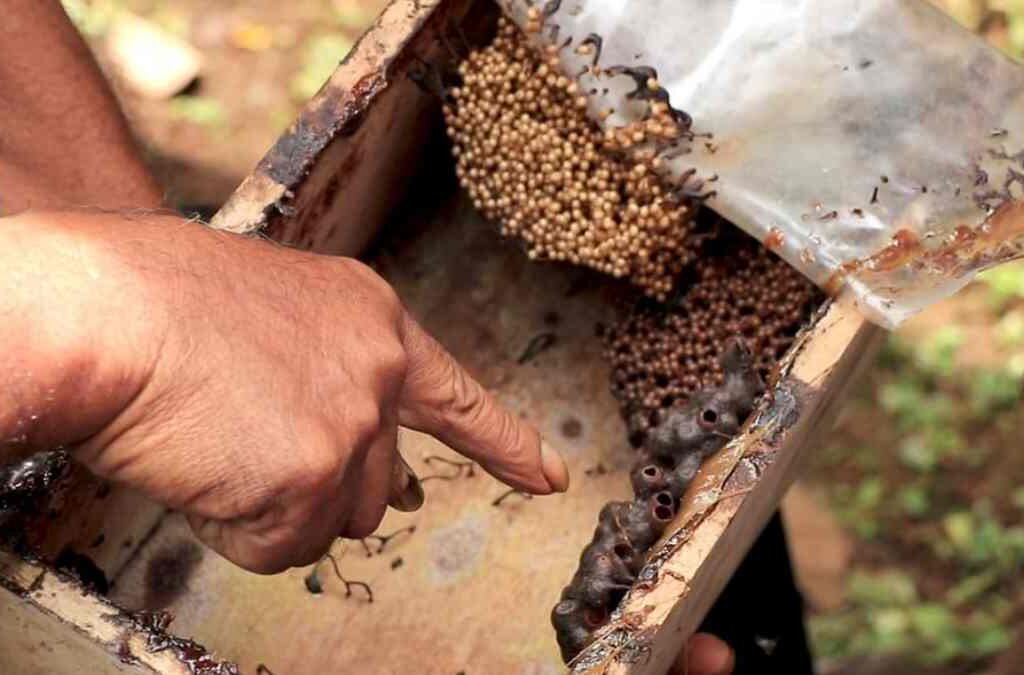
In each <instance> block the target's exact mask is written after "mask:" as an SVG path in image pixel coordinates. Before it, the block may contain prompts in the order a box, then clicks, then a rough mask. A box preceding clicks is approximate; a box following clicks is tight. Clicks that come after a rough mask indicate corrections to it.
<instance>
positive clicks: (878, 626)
mask: <svg viewBox="0 0 1024 675" xmlns="http://www.w3.org/2000/svg"><path fill="white" fill-rule="evenodd" d="M868 621H870V623H871V629H872V632H873V633H874V650H875V651H877V652H879V653H883V654H884V653H890V652H904V651H907V648H908V646H909V645H910V636H909V635H908V633H909V630H910V617H909V616H908V615H907V611H906V610H904V609H899V608H884V609H878V610H876V611H874V612H871V613H870V614H869V615H868Z"/></svg>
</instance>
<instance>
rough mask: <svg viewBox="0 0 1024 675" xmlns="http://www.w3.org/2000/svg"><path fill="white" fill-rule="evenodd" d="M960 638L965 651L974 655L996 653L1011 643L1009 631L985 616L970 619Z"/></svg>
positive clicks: (1011, 638)
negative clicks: (973, 619)
mask: <svg viewBox="0 0 1024 675" xmlns="http://www.w3.org/2000/svg"><path fill="white" fill-rule="evenodd" d="M960 639H961V641H962V643H963V645H964V648H965V651H966V652H967V653H968V654H969V655H970V656H974V657H982V656H991V655H992V654H998V653H999V652H1002V651H1005V650H1006V649H1007V648H1008V647H1009V646H1010V645H1011V644H1013V637H1012V636H1011V635H1010V631H1009V630H1008V629H1007V628H1005V627H1004V626H1002V625H1000V624H999V623H998V622H996V621H993V620H991V619H989V618H987V617H984V618H977V619H976V620H975V621H972V622H971V623H970V624H969V625H968V626H966V627H965V628H964V630H963V631H962V635H961V638H960Z"/></svg>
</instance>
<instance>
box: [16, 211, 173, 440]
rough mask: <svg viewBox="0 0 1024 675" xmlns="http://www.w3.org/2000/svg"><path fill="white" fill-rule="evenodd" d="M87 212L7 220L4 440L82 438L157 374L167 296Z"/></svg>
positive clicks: (110, 417)
mask: <svg viewBox="0 0 1024 675" xmlns="http://www.w3.org/2000/svg"><path fill="white" fill-rule="evenodd" d="M90 220H94V218H91V217H90V216H89V215H88V214H77V213H64V212H60V213H57V212H54V213H31V214H24V215H21V216H17V217H12V218H3V219H0V313H2V314H3V315H4V316H5V317H7V320H5V321H3V322H0V323H2V325H0V381H3V382H4V387H3V391H2V392H0V403H2V408H0V441H8V442H13V443H14V445H25V446H28V447H30V448H43V447H51V446H56V445H73V444H77V443H80V442H82V441H84V440H86V439H88V438H90V437H91V436H93V435H94V434H96V433H98V432H99V431H100V430H102V429H103V428H104V427H105V426H106V425H108V424H109V423H110V422H111V421H112V420H113V419H115V418H116V417H117V415H118V414H119V413H120V412H121V411H122V410H123V409H124V408H125V407H126V406H127V405H128V404H129V403H130V402H131V401H132V400H133V399H134V398H135V397H136V396H137V395H138V394H139V392H141V390H142V389H143V388H144V387H145V384H146V382H147V381H148V378H149V377H150V375H151V373H152V369H153V367H154V364H155V362H156V359H157V356H158V354H159V351H160V343H161V341H162V339H163V335H164V334H165V330H166V325H167V322H166V320H165V318H164V317H163V316H161V308H160V304H159V303H157V302H154V301H153V298H151V297H148V296H149V295H151V292H150V290H149V289H148V288H147V285H146V284H145V283H140V282H141V279H140V276H141V275H140V273H139V272H137V271H135V270H132V269H131V266H130V265H129V264H126V262H125V261H124V260H123V259H121V257H120V256H118V255H117V254H116V253H115V250H116V249H115V247H113V246H112V245H111V243H110V241H109V234H108V233H104V232H103V231H102V230H100V229H98V228H96V227H93V226H91V225H92V223H91V222H89V221H90ZM120 235H121V236H130V232H128V231H125V232H122V233H120Z"/></svg>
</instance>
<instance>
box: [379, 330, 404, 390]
mask: <svg viewBox="0 0 1024 675" xmlns="http://www.w3.org/2000/svg"><path fill="white" fill-rule="evenodd" d="M377 350H378V351H377V356H376V359H375V367H376V376H377V379H378V380H379V381H382V382H385V383H388V384H393V383H400V382H401V381H402V380H404V379H405V374H406V373H407V372H408V370H409V355H408V353H407V352H406V351H405V347H403V346H402V343H401V342H400V341H399V340H397V339H395V340H387V341H383V344H380V345H378V347H377Z"/></svg>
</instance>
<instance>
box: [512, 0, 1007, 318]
mask: <svg viewBox="0 0 1024 675" xmlns="http://www.w3.org/2000/svg"><path fill="white" fill-rule="evenodd" d="M499 4H501V5H502V7H503V9H504V10H505V12H506V13H507V14H508V15H509V16H510V17H512V18H513V19H514V20H515V21H517V22H518V23H519V24H520V25H521V26H526V25H527V18H526V17H527V11H528V9H529V7H531V6H536V8H537V9H543V10H544V13H545V16H546V18H545V19H544V26H543V30H542V32H541V33H540V34H537V35H535V38H536V39H537V40H540V41H543V42H546V43H548V44H557V45H559V46H562V45H565V43H566V42H567V40H568V38H570V37H571V38H572V42H571V43H570V44H569V45H568V46H565V47H564V48H562V49H561V52H560V54H561V56H562V63H563V64H564V67H565V70H566V72H567V74H571V75H572V76H573V77H579V80H580V83H581V89H582V90H583V91H586V92H590V93H591V95H590V97H589V110H590V113H591V115H592V116H593V117H594V119H595V120H596V121H598V123H599V124H602V125H613V126H615V125H622V124H625V123H626V122H627V121H629V120H630V119H633V118H635V115H636V112H635V111H636V109H637V105H636V102H635V101H631V100H629V99H627V98H626V94H627V93H628V92H630V91H632V90H633V89H634V88H635V86H636V85H635V83H634V81H633V80H632V79H630V78H629V77H627V76H623V75H622V74H618V75H611V74H609V73H607V72H601V71H599V72H598V74H596V75H595V74H593V72H591V73H588V74H583V75H581V74H580V72H581V71H582V69H583V68H584V67H586V66H587V65H590V64H591V62H592V59H593V56H592V55H587V54H584V53H579V52H578V50H579V47H580V45H581V43H583V42H584V41H585V38H586V37H587V36H589V35H591V34H593V35H597V36H600V38H601V39H602V43H603V44H602V50H601V53H600V59H599V61H598V66H599V68H601V69H607V68H610V67H612V66H616V65H624V66H630V67H634V66H639V65H646V66H652V67H654V68H655V69H656V71H657V74H658V78H657V79H658V82H659V84H660V86H661V87H663V88H664V89H665V90H666V91H667V92H668V93H669V94H670V96H671V104H672V106H673V107H674V108H676V109H679V110H683V111H685V112H687V113H688V114H689V115H690V116H692V118H693V127H692V128H693V131H694V132H696V134H698V135H697V136H696V137H695V138H694V139H693V140H692V142H691V143H690V146H691V149H692V151H691V152H690V153H689V154H685V155H683V156H680V157H677V158H675V159H673V160H671V161H670V162H669V166H670V171H671V172H672V173H673V174H674V175H675V176H676V177H677V178H681V177H682V176H683V173H684V172H685V171H686V170H687V169H690V168H696V170H697V175H698V176H699V177H703V178H704V179H712V181H713V182H709V183H707V184H706V185H705V189H713V190H715V191H716V193H717V194H716V195H715V196H714V197H712V198H710V199H709V200H708V205H709V206H710V207H711V208H713V209H714V210H715V211H717V212H719V213H720V214H722V215H723V216H725V217H726V218H728V219H729V220H731V221H733V222H735V223H736V224H737V225H739V226H740V227H742V228H743V229H744V230H746V231H747V232H749V233H750V234H751V235H753V236H755V237H757V238H758V239H759V240H761V241H762V242H764V243H765V244H766V245H767V246H769V247H771V248H772V249H773V250H775V251H776V252H777V253H778V254H779V255H781V256H782V257H783V258H785V259H786V260H787V262H789V263H790V264H791V265H793V266H795V267H796V268H797V269H799V270H801V271H802V272H803V273H804V274H805V275H807V276H808V277H809V278H810V279H812V280H813V281H814V282H815V283H817V284H819V285H820V286H822V287H823V288H826V290H829V291H832V292H836V291H838V290H839V289H840V288H844V287H845V288H848V289H849V290H850V291H852V292H853V293H855V294H856V296H857V299H858V302H859V304H860V306H861V309H862V310H863V311H864V313H865V314H866V315H867V316H868V318H870V319H871V320H873V321H875V322H877V323H879V324H881V325H883V326H886V327H893V326H895V325H897V324H898V323H900V322H901V321H902V320H904V319H905V318H907V317H908V316H910V315H912V314H914V313H916V312H918V311H920V310H921V309H923V308H924V307H926V306H927V305H929V304H930V303H932V302H935V301H937V300H939V299H942V298H944V297H947V296H949V295H952V294H953V293H954V292H956V291H957V290H959V289H960V288H961V287H963V286H964V285H965V284H966V283H968V282H969V281H970V279H971V278H972V277H973V276H974V275H975V274H976V273H977V272H978V271H980V270H982V269H984V268H986V267H989V266H992V265H994V264H996V263H998V262H1002V261H1005V260H1009V259H1012V258H1015V257H1020V256H1021V254H1022V243H1024V239H1022V233H1024V205H1022V204H1024V203H1022V201H1021V197H1022V194H1024V193H1022V188H1024V69H1022V68H1021V67H1020V66H1018V65H1017V64H1015V63H1013V62H1012V61H1011V60H1009V59H1008V58H1007V57H1005V56H1003V55H1002V54H1000V53H999V52H997V51H996V50H994V49H993V48H991V47H989V46H988V45H987V44H986V43H985V42H984V41H982V40H981V39H980V38H978V37H976V36H975V35H973V34H971V33H970V32H968V31H966V30H964V29H963V28H961V27H960V26H958V25H957V24H956V23H955V22H953V21H952V20H951V19H950V18H948V17H947V16H946V15H944V14H943V13H942V12H941V11H939V10H938V9H936V8H934V7H932V6H931V5H930V4H928V3H927V2H925V1H924V0H803V1H799V0H561V2H559V1H558V0H552V1H551V2H548V3H547V4H536V5H534V3H532V2H530V3H529V4H526V3H525V2H524V0H500V2H499ZM535 11H536V10H535ZM556 26H557V28H556ZM580 51H584V50H580ZM595 90H596V93H595ZM608 109H613V110H614V111H615V113H614V114H613V115H611V116H610V117H608V118H607V119H606V120H604V121H600V120H599V113H600V112H601V111H603V110H608ZM631 115H633V116H634V117H632V118H631ZM705 133H706V134H710V137H703V136H701V135H700V134H705ZM716 176H717V179H715V177H716Z"/></svg>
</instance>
